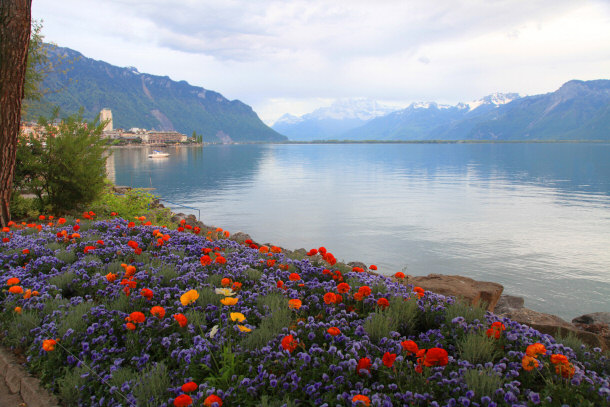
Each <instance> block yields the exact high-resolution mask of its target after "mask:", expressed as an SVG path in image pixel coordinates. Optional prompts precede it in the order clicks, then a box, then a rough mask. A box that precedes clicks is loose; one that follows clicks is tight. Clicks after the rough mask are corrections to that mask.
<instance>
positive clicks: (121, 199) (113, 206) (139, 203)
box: [89, 180, 173, 226]
mask: <svg viewBox="0 0 610 407" xmlns="http://www.w3.org/2000/svg"><path fill="white" fill-rule="evenodd" d="M157 199H158V197H157V196H155V195H153V194H151V193H149V192H146V190H144V189H140V188H134V189H130V190H128V191H126V192H125V194H117V193H115V192H114V190H113V185H112V183H110V182H109V181H107V180H106V181H105V185H104V188H103V190H102V193H101V194H100V196H99V197H98V198H97V199H96V200H95V201H93V202H92V203H91V204H90V205H89V208H90V210H92V211H93V212H95V213H96V214H97V215H98V216H102V217H110V214H111V213H112V212H116V213H117V214H118V216H120V217H122V218H124V219H128V220H132V219H133V218H135V217H139V216H146V219H147V220H150V221H151V222H153V223H154V224H162V225H167V226H169V225H172V224H173V222H172V221H171V210H170V209H168V208H152V207H153V206H154V205H153V204H154V202H155V201H156V200H157Z"/></svg>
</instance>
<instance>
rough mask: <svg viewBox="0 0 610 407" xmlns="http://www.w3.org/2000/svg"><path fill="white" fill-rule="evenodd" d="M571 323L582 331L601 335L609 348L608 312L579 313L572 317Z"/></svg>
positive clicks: (609, 313) (609, 325) (609, 315)
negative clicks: (579, 314)
mask: <svg viewBox="0 0 610 407" xmlns="http://www.w3.org/2000/svg"><path fill="white" fill-rule="evenodd" d="M572 323H573V324H574V325H575V326H576V327H577V328H578V329H580V330H582V331H586V332H591V333H594V334H596V335H599V336H601V337H602V338H604V341H605V342H606V345H607V346H608V348H610V312H594V313H591V314H585V315H581V316H579V317H576V318H574V319H573V320H572Z"/></svg>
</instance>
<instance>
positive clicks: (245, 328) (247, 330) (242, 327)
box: [237, 325, 252, 332]
mask: <svg viewBox="0 0 610 407" xmlns="http://www.w3.org/2000/svg"><path fill="white" fill-rule="evenodd" d="M237 327H238V328H239V330H240V331H242V332H252V329H250V328H248V327H247V326H244V325H237Z"/></svg>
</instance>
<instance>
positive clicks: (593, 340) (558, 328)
mask: <svg viewBox="0 0 610 407" xmlns="http://www.w3.org/2000/svg"><path fill="white" fill-rule="evenodd" d="M501 316H504V317H507V318H510V319H512V320H513V321H516V322H519V323H520V324H524V325H528V326H531V327H532V328H534V329H536V330H537V331H540V332H541V333H543V334H548V335H552V336H567V335H569V334H570V333H571V334H573V335H575V336H576V337H578V339H580V340H581V341H582V342H583V343H584V344H587V345H589V346H591V347H594V348H595V347H598V348H601V349H602V350H607V349H608V347H609V345H610V342H609V341H607V340H606V338H604V337H602V336H601V335H597V334H595V333H593V332H587V331H583V330H580V329H578V328H577V327H576V326H575V325H573V324H571V323H569V322H568V321H565V320H563V319H561V318H559V317H558V316H555V315H551V314H545V313H543V312H537V311H533V310H531V309H528V308H521V309H515V310H512V311H510V312H507V313H504V314H501Z"/></svg>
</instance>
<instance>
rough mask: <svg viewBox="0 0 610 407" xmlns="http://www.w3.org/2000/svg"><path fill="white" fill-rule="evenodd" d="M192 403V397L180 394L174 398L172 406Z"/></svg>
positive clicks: (179, 406) (181, 406)
mask: <svg viewBox="0 0 610 407" xmlns="http://www.w3.org/2000/svg"><path fill="white" fill-rule="evenodd" d="M191 404H193V399H192V398H191V396H189V395H187V394H181V395H179V396H178V397H176V398H175V399H174V406H176V407H187V406H190V405H191Z"/></svg>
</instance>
